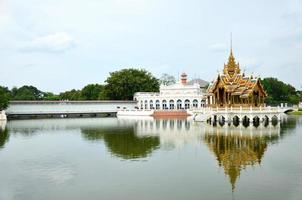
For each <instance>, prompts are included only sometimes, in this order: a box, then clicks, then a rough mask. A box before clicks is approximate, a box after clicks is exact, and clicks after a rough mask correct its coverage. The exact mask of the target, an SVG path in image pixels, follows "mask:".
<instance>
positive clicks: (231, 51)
mask: <svg viewBox="0 0 302 200" xmlns="http://www.w3.org/2000/svg"><path fill="white" fill-rule="evenodd" d="M231 54H233V38H232V32H231Z"/></svg>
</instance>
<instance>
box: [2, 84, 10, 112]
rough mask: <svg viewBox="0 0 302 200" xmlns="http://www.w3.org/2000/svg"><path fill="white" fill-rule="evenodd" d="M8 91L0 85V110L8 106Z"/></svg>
mask: <svg viewBox="0 0 302 200" xmlns="http://www.w3.org/2000/svg"><path fill="white" fill-rule="evenodd" d="M9 100H10V91H9V89H8V88H7V87H2V86H0V111H1V110H4V109H6V108H7V107H8V104H9Z"/></svg>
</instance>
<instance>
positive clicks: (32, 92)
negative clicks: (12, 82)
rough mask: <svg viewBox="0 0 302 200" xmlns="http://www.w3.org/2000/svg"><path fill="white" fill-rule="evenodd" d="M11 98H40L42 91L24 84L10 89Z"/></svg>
mask: <svg viewBox="0 0 302 200" xmlns="http://www.w3.org/2000/svg"><path fill="white" fill-rule="evenodd" d="M11 94H12V99H13V100H42V98H43V92H42V91H40V90H38V89H37V88H36V87H34V86H28V85H24V86H22V87H20V88H13V89H12V92H11Z"/></svg>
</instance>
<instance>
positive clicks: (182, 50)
mask: <svg viewBox="0 0 302 200" xmlns="http://www.w3.org/2000/svg"><path fill="white" fill-rule="evenodd" d="M231 32H232V34H233V51H234V55H235V57H236V59H237V60H238V61H239V62H240V65H241V66H242V68H243V69H244V70H245V71H246V74H249V73H253V74H254V75H255V76H259V75H260V76H261V77H267V76H273V77H277V78H279V79H281V80H282V81H285V82H288V83H290V84H293V85H294V86H295V87H296V88H297V89H300V90H301V89H302V1H301V0H286V1H284V0H265V1H263V0H253V1H247V0H246V1H245V0H228V1H221V0H219V1H218V0H26V1H24V0H0V85H4V86H8V87H10V88H11V87H13V86H17V87H19V86H22V85H25V84H26V85H34V86H36V87H38V88H39V89H41V90H43V91H51V92H60V91H65V90H68V89H72V88H76V89H80V88H82V87H83V86H84V85H86V84H88V83H103V82H104V81H105V79H106V77H108V75H109V72H112V71H115V70H118V69H122V68H128V67H135V68H145V69H147V70H148V71H150V72H152V73H153V74H154V75H155V76H160V75H161V74H162V73H169V74H172V75H174V76H178V74H180V73H181V72H187V74H188V75H189V77H190V78H202V79H204V80H208V81H211V80H213V79H214V77H215V76H216V75H217V71H218V70H222V68H223V63H224V62H226V60H227V58H228V55H229V47H230V33H231Z"/></svg>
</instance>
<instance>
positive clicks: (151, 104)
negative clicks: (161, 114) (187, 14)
mask: <svg viewBox="0 0 302 200" xmlns="http://www.w3.org/2000/svg"><path fill="white" fill-rule="evenodd" d="M150 109H154V107H153V101H152V100H150Z"/></svg>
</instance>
